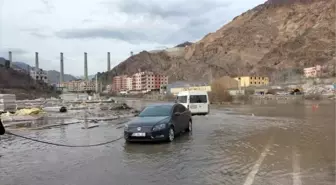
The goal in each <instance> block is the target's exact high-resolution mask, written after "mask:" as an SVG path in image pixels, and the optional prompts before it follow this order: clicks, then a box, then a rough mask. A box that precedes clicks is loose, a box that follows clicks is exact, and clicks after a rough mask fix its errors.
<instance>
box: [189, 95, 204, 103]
mask: <svg viewBox="0 0 336 185" xmlns="http://www.w3.org/2000/svg"><path fill="white" fill-rule="evenodd" d="M190 103H208V100H207V96H206V95H191V96H190Z"/></svg>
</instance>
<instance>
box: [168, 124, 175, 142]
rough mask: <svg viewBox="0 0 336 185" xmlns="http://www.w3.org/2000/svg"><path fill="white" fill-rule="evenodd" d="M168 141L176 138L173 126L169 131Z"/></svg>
mask: <svg viewBox="0 0 336 185" xmlns="http://www.w3.org/2000/svg"><path fill="white" fill-rule="evenodd" d="M167 139H168V142H172V141H174V139H175V131H174V128H173V127H170V128H169V132H168V138H167Z"/></svg>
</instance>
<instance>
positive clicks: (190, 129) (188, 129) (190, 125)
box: [186, 120, 192, 132]
mask: <svg viewBox="0 0 336 185" xmlns="http://www.w3.org/2000/svg"><path fill="white" fill-rule="evenodd" d="M191 131H192V122H191V120H189V123H188V128H187V129H186V132H191Z"/></svg>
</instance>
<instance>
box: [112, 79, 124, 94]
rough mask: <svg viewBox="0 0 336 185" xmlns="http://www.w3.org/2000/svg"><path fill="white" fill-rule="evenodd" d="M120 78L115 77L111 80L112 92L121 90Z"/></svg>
mask: <svg viewBox="0 0 336 185" xmlns="http://www.w3.org/2000/svg"><path fill="white" fill-rule="evenodd" d="M121 84H122V78H121V76H115V77H113V79H112V91H113V92H118V91H120V90H121Z"/></svg>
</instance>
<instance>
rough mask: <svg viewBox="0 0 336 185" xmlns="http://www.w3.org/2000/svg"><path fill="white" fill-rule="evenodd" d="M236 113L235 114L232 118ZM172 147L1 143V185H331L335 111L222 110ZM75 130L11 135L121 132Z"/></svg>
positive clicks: (113, 132)
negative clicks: (77, 146)
mask: <svg viewBox="0 0 336 185" xmlns="http://www.w3.org/2000/svg"><path fill="white" fill-rule="evenodd" d="M237 111H239V112H240V113H237ZM193 124H194V126H193V129H194V130H193V132H192V133H191V134H186V135H182V136H181V137H178V138H176V140H175V141H174V142H173V143H164V144H125V142H124V140H119V141H118V142H116V143H114V144H110V145H105V146H100V147H93V148H64V147H57V146H51V145H45V144H39V143H34V142H30V141H26V140H23V139H19V138H15V137H9V136H6V137H2V138H1V141H0V142H1V145H0V156H1V157H0V179H1V182H0V184H1V185H31V184H34V185H45V184H48V185H92V184H97V185H98V184H99V185H111V184H113V185H157V184H164V185H170V184H183V185H196V184H199V185H208V184H209V185H217V184H218V185H223V184H225V185H226V184H234V185H236V184H238V185H252V184H254V185H280V184H281V185H287V184H289V185H319V184H321V185H322V184H323V185H329V184H330V185H333V184H335V106H334V105H319V107H318V108H317V109H314V108H312V106H311V105H306V106H303V105H279V106H276V107H274V106H250V105H244V106H240V107H230V108H219V109H216V110H212V111H211V114H210V115H208V116H195V117H193ZM81 127H82V125H80V124H76V125H75V124H74V125H68V126H62V127H58V128H52V129H47V130H38V131H26V130H21V131H18V130H17V131H15V133H18V134H22V135H25V136H31V137H34V138H39V139H42V140H47V141H53V142H58V143H63V144H64V143H66V144H76V145H79V144H95V143H99V142H104V141H107V140H112V139H115V138H117V137H119V136H120V135H121V134H122V131H123V128H121V127H120V126H117V125H115V124H113V123H110V124H104V125H102V126H100V127H97V128H94V129H89V130H85V129H81Z"/></svg>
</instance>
